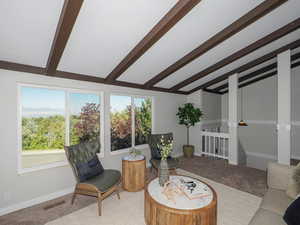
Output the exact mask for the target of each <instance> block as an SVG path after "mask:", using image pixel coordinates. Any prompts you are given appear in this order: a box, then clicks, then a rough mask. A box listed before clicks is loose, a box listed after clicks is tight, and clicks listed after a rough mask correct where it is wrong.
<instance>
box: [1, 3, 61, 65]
mask: <svg viewBox="0 0 300 225" xmlns="http://www.w3.org/2000/svg"><path fill="white" fill-rule="evenodd" d="M62 6H63V1H62V0H51V1H41V0H24V1H20V0H1V1H0V60H5V61H11V62H15V63H23V64H29V65H34V66H42V67H44V66H46V64H47V60H48V56H49V52H50V48H51V44H52V41H53V38H54V35H55V31H56V26H57V23H58V20H59V16H60V12H61V9H62Z"/></svg>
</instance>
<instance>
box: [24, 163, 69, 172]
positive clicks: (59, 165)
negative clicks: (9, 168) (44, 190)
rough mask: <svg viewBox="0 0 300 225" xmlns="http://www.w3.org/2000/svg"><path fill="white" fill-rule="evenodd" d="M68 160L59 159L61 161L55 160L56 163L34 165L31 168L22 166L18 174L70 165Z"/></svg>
mask: <svg viewBox="0 0 300 225" xmlns="http://www.w3.org/2000/svg"><path fill="white" fill-rule="evenodd" d="M68 165H69V164H68V162H67V161H59V162H54V163H47V164H44V165H40V166H34V167H30V168H20V169H19V170H18V174H19V175H22V174H24V173H31V172H36V171H39V170H46V169H51V168H56V167H64V166H68Z"/></svg>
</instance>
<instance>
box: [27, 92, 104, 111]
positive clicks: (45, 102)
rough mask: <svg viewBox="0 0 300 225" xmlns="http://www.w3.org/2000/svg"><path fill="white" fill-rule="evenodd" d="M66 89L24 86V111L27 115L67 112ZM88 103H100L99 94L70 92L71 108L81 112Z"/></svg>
mask: <svg viewBox="0 0 300 225" xmlns="http://www.w3.org/2000/svg"><path fill="white" fill-rule="evenodd" d="M65 94H66V92H65V91H62V90H54V89H47V88H35V87H22V88H21V98H22V111H23V116H25V117H39V116H43V117H45V116H52V115H64V114H65ZM86 103H96V104H100V99H99V95H96V94H88V93H70V110H71V113H72V114H79V113H80V111H81V108H82V107H83V106H84V105H85V104H86Z"/></svg>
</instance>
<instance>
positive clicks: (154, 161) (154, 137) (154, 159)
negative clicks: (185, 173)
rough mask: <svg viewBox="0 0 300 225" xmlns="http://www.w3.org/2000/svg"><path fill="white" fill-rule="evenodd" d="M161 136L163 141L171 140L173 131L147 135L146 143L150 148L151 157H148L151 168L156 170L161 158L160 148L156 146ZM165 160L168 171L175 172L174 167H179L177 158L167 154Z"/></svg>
mask: <svg viewBox="0 0 300 225" xmlns="http://www.w3.org/2000/svg"><path fill="white" fill-rule="evenodd" d="M161 138H163V139H164V140H165V141H170V140H173V133H165V134H151V135H149V138H148V140H149V141H148V143H149V147H150V150H151V159H150V164H151V170H152V169H155V170H156V172H157V171H158V168H159V165H160V160H161V155H160V149H159V146H158V144H160V143H161ZM167 162H168V166H169V170H170V172H171V173H174V174H176V169H177V168H178V167H179V160H178V159H176V158H172V157H171V156H169V157H168V158H167Z"/></svg>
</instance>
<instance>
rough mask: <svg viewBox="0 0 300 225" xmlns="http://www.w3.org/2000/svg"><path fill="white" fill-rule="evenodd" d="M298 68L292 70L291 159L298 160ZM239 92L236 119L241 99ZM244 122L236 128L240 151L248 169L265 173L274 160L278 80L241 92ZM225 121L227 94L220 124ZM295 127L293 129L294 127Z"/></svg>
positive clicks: (299, 133)
mask: <svg viewBox="0 0 300 225" xmlns="http://www.w3.org/2000/svg"><path fill="white" fill-rule="evenodd" d="M299 76H300V67H297V68H294V69H293V70H292V121H293V123H292V124H293V125H292V156H293V157H294V158H300V126H299V125H300V98H299V96H300V86H299V85H300V77H299ZM240 92H241V89H239V103H240V104H239V118H240V106H241V98H240V96H241V95H240V94H241V93H240ZM243 111H244V115H243V117H244V119H245V120H246V122H247V123H248V125H249V126H248V127H239V130H238V133H239V141H240V147H241V148H243V149H244V150H245V151H246V152H247V164H248V166H251V167H255V168H259V169H266V166H267V162H268V161H270V160H276V159H277V131H276V123H277V76H273V77H270V78H267V79H265V80H262V81H259V82H257V83H253V84H251V85H249V86H246V87H244V88H243ZM227 119H228V94H225V95H223V96H222V120H223V121H227ZM295 124H296V125H295Z"/></svg>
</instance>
